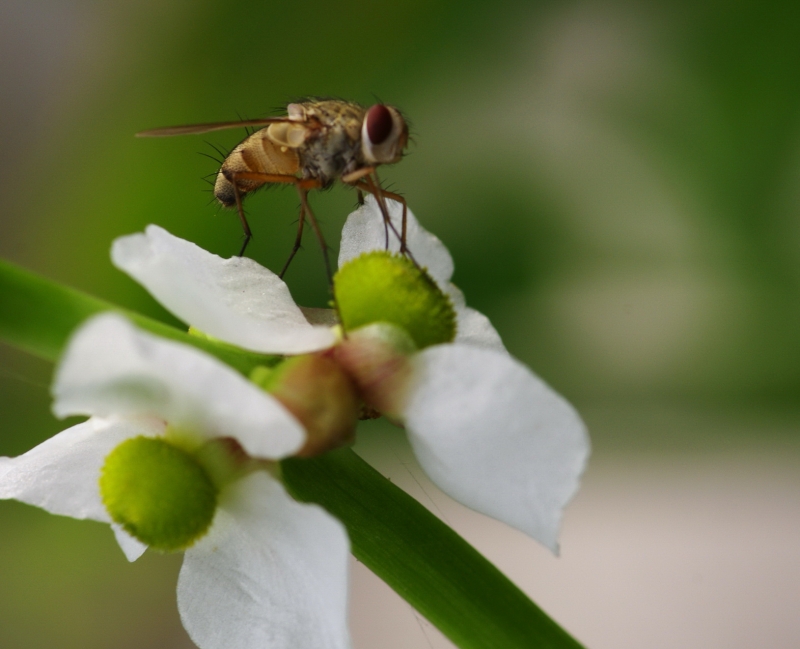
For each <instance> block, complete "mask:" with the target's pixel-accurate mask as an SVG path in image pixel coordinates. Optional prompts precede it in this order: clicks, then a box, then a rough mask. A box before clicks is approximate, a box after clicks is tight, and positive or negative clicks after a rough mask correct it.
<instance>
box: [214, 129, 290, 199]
mask: <svg viewBox="0 0 800 649" xmlns="http://www.w3.org/2000/svg"><path fill="white" fill-rule="evenodd" d="M299 169H300V161H299V159H298V156H297V152H296V151H295V150H294V149H290V148H289V147H286V146H281V145H279V144H276V143H275V142H273V141H272V140H270V139H269V137H268V136H267V129H261V130H260V131H257V132H256V133H253V134H252V135H250V136H249V137H247V138H246V139H245V140H243V141H242V142H240V143H239V144H238V145H237V146H236V148H235V149H233V151H231V153H230V155H228V157H227V158H225V161H224V162H223V163H222V167H221V168H220V170H219V173H218V174H217V180H216V182H215V183H214V196H215V197H216V199H217V200H218V201H219V202H220V203H222V204H223V205H224V206H225V207H233V206H234V205H236V192H235V190H234V186H233V183H234V182H235V183H236V188H238V190H239V195H240V196H243V195H244V194H247V193H248V192H252V191H254V190H256V189H258V188H259V187H262V186H263V185H264V184H266V183H267V182H270V181H268V180H267V179H266V178H265V179H263V180H262V179H259V178H254V177H252V176H249V177H242V176H241V174H245V173H248V174H264V175H272V176H274V175H279V176H294V175H295V174H296V173H297V172H298V171H299Z"/></svg>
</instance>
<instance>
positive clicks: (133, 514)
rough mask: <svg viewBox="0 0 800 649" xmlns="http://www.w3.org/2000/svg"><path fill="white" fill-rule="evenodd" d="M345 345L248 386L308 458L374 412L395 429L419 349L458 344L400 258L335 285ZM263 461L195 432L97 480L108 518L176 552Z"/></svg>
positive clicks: (125, 451)
mask: <svg viewBox="0 0 800 649" xmlns="http://www.w3.org/2000/svg"><path fill="white" fill-rule="evenodd" d="M334 290H335V295H336V300H337V304H338V309H339V313H340V316H341V320H342V330H343V331H342V338H341V340H340V341H339V343H338V344H337V345H335V346H334V347H333V348H331V349H326V350H324V351H321V352H316V353H309V354H301V355H298V356H289V357H286V358H284V359H283V360H282V361H281V362H280V363H279V364H278V365H276V366H273V367H266V366H259V367H257V368H256V369H255V370H253V372H252V373H251V375H250V380H251V381H252V382H253V383H255V384H256V385H258V386H259V387H260V388H262V389H263V390H265V391H266V392H268V393H270V394H271V395H272V396H273V397H274V398H275V399H277V400H278V401H279V402H280V403H281V404H282V405H283V406H284V407H285V408H286V409H287V410H288V411H289V412H290V413H291V414H292V415H294V417H295V418H296V419H297V420H298V421H299V422H300V423H301V424H302V426H303V428H304V429H305V431H306V442H305V444H304V445H303V446H302V447H301V448H300V449H299V450H298V451H297V452H296V455H297V456H299V457H313V456H315V455H319V454H321V453H324V452H326V451H329V450H331V449H333V448H336V447H338V446H341V445H344V444H347V443H350V442H352V440H353V437H354V434H355V426H356V424H357V421H358V418H359V414H360V413H361V412H363V411H364V410H365V409H366V410H372V411H377V412H379V413H381V414H384V415H386V416H387V417H389V418H391V419H393V420H396V421H399V420H400V413H401V412H402V410H403V406H404V399H405V391H406V386H407V385H408V383H409V380H410V375H411V372H412V366H411V362H410V356H411V354H413V353H414V352H416V351H417V350H418V349H421V348H424V347H427V346H430V345H434V344H438V343H444V342H450V341H452V340H453V338H454V337H455V333H456V331H455V329H456V324H455V322H456V318H455V312H454V309H453V306H452V304H451V303H450V300H449V298H448V297H447V296H446V295H445V294H444V293H443V292H442V291H441V289H439V287H438V286H437V284H436V283H435V282H434V281H433V280H432V279H431V278H430V276H429V275H428V274H427V273H426V272H425V271H424V270H422V269H419V268H418V267H417V266H416V265H415V264H414V263H413V262H411V261H410V260H409V259H407V258H406V257H402V256H399V255H392V254H390V253H386V252H372V253H365V254H363V255H361V256H359V257H357V258H355V259H353V260H351V261H350V262H348V263H347V264H345V265H344V266H343V267H342V269H341V270H340V271H339V273H338V274H337V275H336V277H335V279H334ZM255 466H260V467H263V466H264V462H257V461H255V460H253V459H251V458H250V457H249V456H248V455H247V454H246V453H245V452H244V450H243V449H242V448H241V447H240V446H239V445H238V444H237V443H236V442H235V441H234V440H233V439H232V438H217V439H214V440H212V441H210V442H205V443H204V444H199V443H197V442H195V441H193V438H192V435H191V431H178V430H171V429H169V428H168V429H167V433H166V434H165V435H164V436H163V437H159V438H152V437H136V438H133V439H129V440H127V441H126V442H124V443H122V444H120V445H119V446H118V447H117V448H116V449H115V450H114V451H112V452H111V454H110V455H109V456H108V457H107V458H106V461H105V465H104V467H103V471H102V476H101V478H100V490H101V495H102V498H103V502H104V504H105V506H106V509H107V510H108V512H109V514H110V515H111V518H112V519H113V520H114V521H115V522H116V523H118V524H119V525H121V526H122V527H123V528H124V529H125V530H126V531H127V532H128V533H130V534H131V535H132V536H134V537H135V538H137V539H139V540H140V541H142V542H143V543H146V544H147V545H149V546H151V547H154V548H156V549H160V550H164V551H171V550H182V549H185V548H187V547H189V546H191V545H192V544H193V543H194V542H195V541H197V540H198V539H199V538H201V537H202V536H203V535H204V534H205V533H206V532H207V530H208V529H209V527H210V526H211V523H212V521H213V518H214V514H215V511H216V508H217V502H218V499H219V494H220V491H221V490H222V489H223V488H224V487H225V485H226V484H228V483H230V482H232V481H233V480H235V479H237V478H239V477H241V476H242V475H243V474H244V473H247V472H248V471H250V470H252V468H254V467H255Z"/></svg>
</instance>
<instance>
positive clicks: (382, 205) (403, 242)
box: [353, 176, 420, 268]
mask: <svg viewBox="0 0 800 649" xmlns="http://www.w3.org/2000/svg"><path fill="white" fill-rule="evenodd" d="M366 178H367V179H366V182H365V181H363V180H359V181H356V182H355V183H353V185H354V186H355V188H356V189H358V190H360V191H363V192H367V193H369V194H372V195H373V196H375V200H376V201H377V203H378V207H379V209H380V210H381V214H382V215H383V222H384V226H385V227H386V230H387V234H386V237H387V241H386V247H387V249H388V247H389V241H388V236H389V234H388V231H389V230H391V231H392V232H393V233H394V235H395V236H396V237H397V240H398V241H399V242H400V253H401V254H404V255H405V256H406V257H408V258H409V259H410V260H411V261H412V262H413V263H414V265H415V266H416V267H417V268H419V267H420V265H419V264H418V263H417V260H416V259H414V255H413V254H412V253H411V250H409V248H408V242H407V235H408V204H407V203H406V199H405V198H403V197H402V196H400V194H395V193H394V192H387V191H386V190H384V189H381V188H380V185H378V184H377V183H376V182H375V181H374V180H373V179H372V178H371V177H370V176H367V177H366ZM376 178H377V176H376ZM387 198H391V199H392V200H393V201H397V202H398V203H400V204H401V205H402V206H403V218H402V225H401V227H400V231H399V232H398V230H397V227H396V226H395V224H394V223H392V220H391V219H390V218H389V210H388V209H387V207H386V200H385V199H387Z"/></svg>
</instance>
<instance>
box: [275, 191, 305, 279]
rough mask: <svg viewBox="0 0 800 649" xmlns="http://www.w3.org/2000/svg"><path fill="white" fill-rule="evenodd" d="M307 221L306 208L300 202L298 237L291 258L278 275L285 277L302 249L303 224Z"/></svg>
mask: <svg viewBox="0 0 800 649" xmlns="http://www.w3.org/2000/svg"><path fill="white" fill-rule="evenodd" d="M305 222H306V210H305V208H304V207H303V205H302V203H301V204H300V221H299V223H298V226H297V238H296V239H295V240H294V246H292V252H290V253H289V259H287V260H286V263H285V264H284V265H283V270H282V271H281V272H280V273H279V274H278V277H280V278H281V279H283V276H284V275H285V274H286V271H287V270H289V264H291V263H292V259H294V256H295V255H296V254H297V251H298V250H300V244H301V243H302V241H303V224H304V223H305Z"/></svg>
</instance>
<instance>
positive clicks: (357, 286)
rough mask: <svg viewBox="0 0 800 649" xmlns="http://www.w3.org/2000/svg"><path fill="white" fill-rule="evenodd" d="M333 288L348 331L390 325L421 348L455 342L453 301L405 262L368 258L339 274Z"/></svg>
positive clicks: (387, 256)
mask: <svg viewBox="0 0 800 649" xmlns="http://www.w3.org/2000/svg"><path fill="white" fill-rule="evenodd" d="M333 286H334V291H335V293H336V300H337V303H338V305H339V312H340V315H341V318H342V326H343V327H344V330H345V331H352V330H354V329H357V328H359V327H363V326H365V325H368V324H372V323H376V322H386V323H389V324H393V325H395V326H398V327H400V328H402V329H404V330H405V331H406V332H407V333H408V334H409V335H410V336H411V338H412V339H413V341H414V343H415V344H416V346H417V347H418V348H419V349H422V348H424V347H428V346H429V345H436V344H439V343H446V342H452V340H453V339H454V338H455V335H456V314H455V311H454V309H453V305H452V303H451V302H450V298H449V297H448V296H447V295H445V294H444V293H443V292H442V290H441V289H440V288H439V287H438V285H437V284H436V282H435V281H434V280H433V279H432V278H431V277H430V275H428V273H427V272H425V270H424V269H419V268H417V267H416V266H415V265H414V263H413V262H412V261H411V260H409V259H408V258H407V257H403V256H401V255H395V254H392V253H389V252H383V251H377V252H368V253H364V254H363V255H360V256H359V257H356V258H355V259H351V260H350V261H349V262H347V263H346V264H344V265H343V266H342V267H341V268H340V269H339V272H338V273H336V276H335V277H334V278H333Z"/></svg>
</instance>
